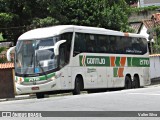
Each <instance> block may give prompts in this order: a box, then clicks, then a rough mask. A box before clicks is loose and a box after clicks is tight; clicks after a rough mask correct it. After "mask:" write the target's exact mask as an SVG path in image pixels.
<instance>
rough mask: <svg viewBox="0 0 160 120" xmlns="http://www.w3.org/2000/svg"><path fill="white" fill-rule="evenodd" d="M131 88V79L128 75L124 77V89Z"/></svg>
mask: <svg viewBox="0 0 160 120" xmlns="http://www.w3.org/2000/svg"><path fill="white" fill-rule="evenodd" d="M131 88H132V81H131V78H130V77H129V76H126V77H125V89H131Z"/></svg>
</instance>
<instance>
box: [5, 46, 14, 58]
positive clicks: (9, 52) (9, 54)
mask: <svg viewBox="0 0 160 120" xmlns="http://www.w3.org/2000/svg"><path fill="white" fill-rule="evenodd" d="M15 47H16V46H14V47H11V48H9V49H8V50H7V60H8V61H11V51H13V50H15Z"/></svg>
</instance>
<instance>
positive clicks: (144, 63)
mask: <svg viewBox="0 0 160 120" xmlns="http://www.w3.org/2000/svg"><path fill="white" fill-rule="evenodd" d="M127 62H128V67H150V62H149V58H138V57H128V58H127Z"/></svg>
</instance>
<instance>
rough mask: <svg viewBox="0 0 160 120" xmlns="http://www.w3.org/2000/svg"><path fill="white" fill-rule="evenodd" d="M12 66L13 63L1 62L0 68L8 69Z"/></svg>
mask: <svg viewBox="0 0 160 120" xmlns="http://www.w3.org/2000/svg"><path fill="white" fill-rule="evenodd" d="M10 68H14V63H1V64H0V69H10Z"/></svg>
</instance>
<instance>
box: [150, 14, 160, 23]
mask: <svg viewBox="0 0 160 120" xmlns="http://www.w3.org/2000/svg"><path fill="white" fill-rule="evenodd" d="M151 19H152V20H154V23H155V25H157V26H159V25H160V13H156V14H153V15H152V17H151Z"/></svg>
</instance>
